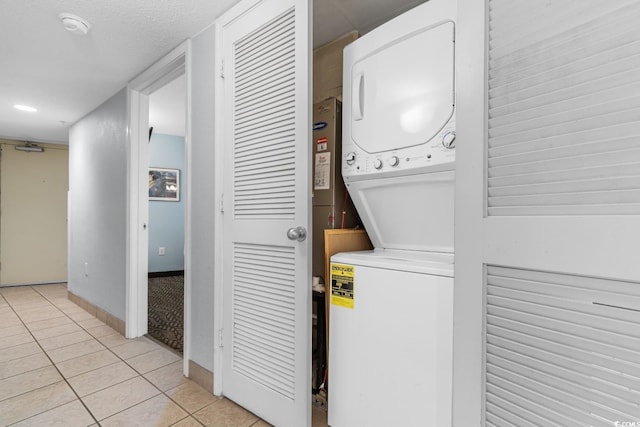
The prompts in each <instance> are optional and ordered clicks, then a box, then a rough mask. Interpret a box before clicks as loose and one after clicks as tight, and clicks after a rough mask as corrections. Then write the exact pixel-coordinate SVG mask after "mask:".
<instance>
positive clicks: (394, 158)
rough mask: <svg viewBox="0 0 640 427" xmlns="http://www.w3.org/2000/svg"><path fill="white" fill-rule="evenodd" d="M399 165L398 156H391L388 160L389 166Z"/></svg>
mask: <svg viewBox="0 0 640 427" xmlns="http://www.w3.org/2000/svg"><path fill="white" fill-rule="evenodd" d="M399 164H400V159H399V158H398V156H391V158H389V166H398V165H399Z"/></svg>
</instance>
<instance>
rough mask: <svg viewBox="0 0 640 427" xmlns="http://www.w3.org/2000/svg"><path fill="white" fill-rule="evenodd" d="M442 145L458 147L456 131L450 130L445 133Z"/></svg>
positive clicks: (449, 147)
mask: <svg viewBox="0 0 640 427" xmlns="http://www.w3.org/2000/svg"><path fill="white" fill-rule="evenodd" d="M442 145H443V146H444V148H448V149H451V148H455V147H456V133H455V132H454V131H450V132H447V133H445V134H444V135H443V136H442Z"/></svg>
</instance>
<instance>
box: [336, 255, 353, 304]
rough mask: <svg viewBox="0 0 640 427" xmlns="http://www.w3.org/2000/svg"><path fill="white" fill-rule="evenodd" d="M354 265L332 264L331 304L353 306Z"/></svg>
mask: <svg viewBox="0 0 640 427" xmlns="http://www.w3.org/2000/svg"><path fill="white" fill-rule="evenodd" d="M354 276H355V274H354V271H353V265H346V264H333V263H332V264H331V304H333V305H338V306H340V307H345V308H353V279H354Z"/></svg>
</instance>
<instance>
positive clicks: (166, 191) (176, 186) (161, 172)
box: [149, 168, 180, 202]
mask: <svg viewBox="0 0 640 427" xmlns="http://www.w3.org/2000/svg"><path fill="white" fill-rule="evenodd" d="M149 200H161V201H165V202H178V201H180V169H163V168H149Z"/></svg>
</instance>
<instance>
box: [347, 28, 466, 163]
mask: <svg viewBox="0 0 640 427" xmlns="http://www.w3.org/2000/svg"><path fill="white" fill-rule="evenodd" d="M345 83H346V84H347V85H348V86H349V87H350V95H351V117H349V120H350V121H351V138H352V140H353V142H354V143H355V144H356V145H358V146H359V147H360V148H361V149H362V150H364V151H365V152H367V153H379V152H383V151H389V150H397V149H401V148H405V147H411V146H416V145H420V144H425V143H427V142H428V141H429V140H431V139H432V138H433V137H434V136H435V135H436V134H437V133H438V132H439V131H440V130H442V128H443V127H444V126H445V125H446V123H447V122H448V121H449V119H450V118H451V116H452V115H453V108H454V24H453V22H451V21H447V22H444V23H441V24H438V25H436V26H434V27H431V28H428V29H425V30H423V31H421V32H418V33H414V34H413V35H411V36H409V37H405V38H400V39H396V40H393V41H392V42H391V43H389V44H387V45H385V46H384V47H382V48H381V49H378V50H376V51H374V52H373V53H371V54H370V55H367V56H365V57H364V58H362V59H360V60H358V61H357V62H355V63H354V64H353V66H352V68H351V81H350V82H345ZM345 89H347V90H349V88H345Z"/></svg>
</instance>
